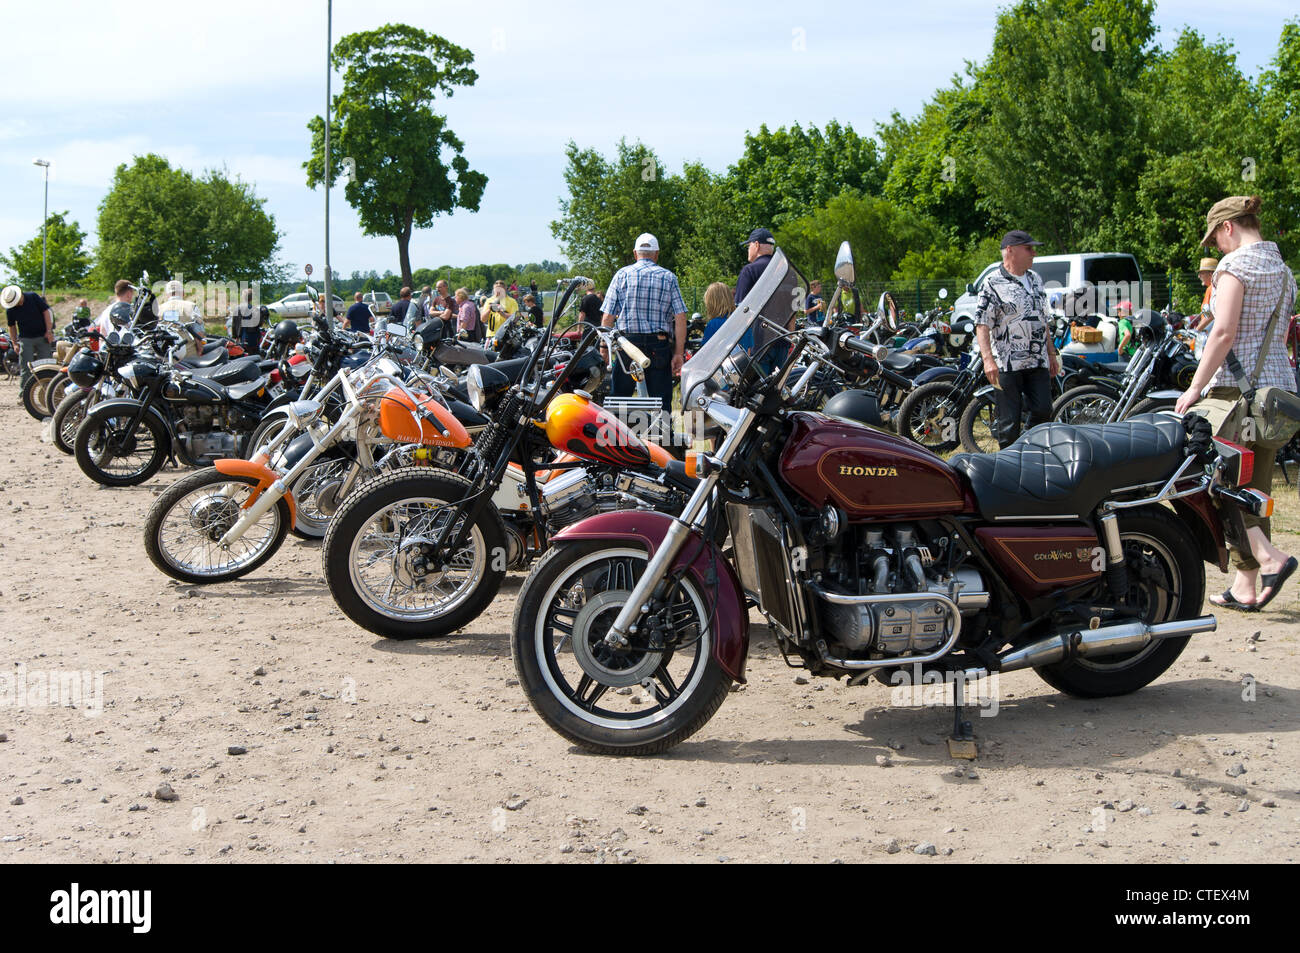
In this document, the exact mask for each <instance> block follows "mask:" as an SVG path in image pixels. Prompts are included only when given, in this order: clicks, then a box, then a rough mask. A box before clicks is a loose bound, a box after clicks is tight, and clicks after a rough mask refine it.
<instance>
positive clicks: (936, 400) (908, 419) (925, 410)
mask: <svg viewBox="0 0 1300 953" xmlns="http://www.w3.org/2000/svg"><path fill="white" fill-rule="evenodd" d="M959 396H960V395H959V394H958V393H957V391H956V390H955V389H954V388H953V386H952V384H951V383H950V382H949V381H930V382H929V383H928V384H922V385H921V386H919V387H914V388H912V390H911V392H910V393H909V394H908V395H907V398H906V399H905V400H904V401H903V404H902V406H901V407H899V409H898V418H897V430H898V433H899V435H900V436H903V437H907V438H908V439H909V440H912V441H915V442H916V443H919V444H920V445H921V446H923V447H925V448H926V449H928V450H931V451H933V452H934V453H947V452H948V451H949V450H955V449H956V448H957V446H958V444H959V443H960V442H961V441H960V438H959V437H958V432H957V431H958V427H959V420H960V417H961V408H960V407H958V406H956V404H955V403H954V401H955V400H956V399H957V398H958V397H959Z"/></svg>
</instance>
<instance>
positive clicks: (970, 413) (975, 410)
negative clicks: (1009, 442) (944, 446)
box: [957, 394, 998, 453]
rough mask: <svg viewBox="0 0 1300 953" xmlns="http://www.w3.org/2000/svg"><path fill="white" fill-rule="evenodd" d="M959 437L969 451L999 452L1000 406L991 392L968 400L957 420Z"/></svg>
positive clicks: (962, 444) (962, 446) (963, 446)
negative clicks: (959, 418)
mask: <svg viewBox="0 0 1300 953" xmlns="http://www.w3.org/2000/svg"><path fill="white" fill-rule="evenodd" d="M957 437H958V439H959V440H961V448H962V449H963V450H965V451H966V452H967V453H997V451H998V408H997V404H996V403H995V402H994V400H993V397H992V395H991V394H983V395H976V396H975V397H972V398H971V399H970V400H969V401H967V403H966V408H965V409H964V410H963V411H962V412H961V420H959V421H958V422H957Z"/></svg>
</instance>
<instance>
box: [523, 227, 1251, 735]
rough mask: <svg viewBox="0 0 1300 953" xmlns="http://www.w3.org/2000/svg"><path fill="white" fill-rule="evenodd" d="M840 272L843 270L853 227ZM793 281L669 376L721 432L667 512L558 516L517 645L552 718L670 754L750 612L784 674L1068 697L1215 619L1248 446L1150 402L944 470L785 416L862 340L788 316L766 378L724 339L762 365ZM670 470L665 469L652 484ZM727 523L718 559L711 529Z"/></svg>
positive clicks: (1157, 669) (1178, 647)
mask: <svg viewBox="0 0 1300 953" xmlns="http://www.w3.org/2000/svg"><path fill="white" fill-rule="evenodd" d="M836 273H837V276H841V277H843V278H844V280H846V281H852V279H853V273H854V271H853V262H852V257H851V252H850V250H849V248H848V243H847V242H846V243H844V245H843V246H842V248H841V251H840V255H839V257H838V259H837V262H836ZM795 278H796V273H795V272H794V270H793V268H792V267H791V266H790V264H789V262H788V260H787V259H786V258H785V256H784V254H783V253H782V252H781V251H780V249H778V250H777V252H776V254H775V255H774V256H773V258H772V261H771V262H770V263H769V264H768V266H767V269H766V270H765V271H764V272H763V274H762V276H761V277H760V278H759V280H758V281H757V282H756V283H755V286H754V288H753V289H752V290H751V292H750V293H749V295H748V296H747V297H746V299H745V301H743V302H742V303H741V305H740V306H739V307H737V309H736V311H735V312H734V314H733V315H732V317H731V318H730V319H729V320H728V321H727V323H726V324H724V325H723V327H722V328H721V329H720V330H719V331H718V332H717V333H716V334H715V335H714V336H713V337H712V338H711V339H710V341H709V343H708V344H706V345H705V346H704V347H703V348H701V349H700V352H699V353H698V354H697V355H696V356H695V357H694V358H693V359H692V361H691V363H690V364H688V365H686V366H685V367H684V368H683V371H682V394H683V401H684V404H685V405H686V406H688V407H691V408H692V409H694V410H698V411H699V412H700V413H702V414H703V415H704V416H705V417H706V419H707V420H708V421H709V422H710V424H711V428H712V433H713V439H714V446H715V448H716V449H715V450H713V451H712V452H706V453H700V454H697V455H696V456H695V458H694V461H693V462H694V464H695V474H696V476H697V477H698V478H699V483H698V484H697V485H696V487H695V489H694V491H693V492H692V493H691V496H690V499H689V501H688V502H687V504H686V506H685V508H684V509H683V510H681V511H680V513H675V514H673V515H668V514H663V513H655V512H645V511H635V512H630V513H605V514H601V515H599V516H595V517H592V518H590V519H586V520H583V521H581V522H579V523H577V524H574V525H572V526H569V527H567V528H566V529H565V530H563V531H562V532H560V533H558V534H557V535H556V536H555V538H554V539H553V540H552V547H551V550H550V552H548V553H547V555H546V556H545V557H544V558H543V559H542V560H540V561H539V562H538V564H537V565H536V566H535V567H534V568H533V571H532V572H531V573H530V574H529V576H528V579H527V581H526V582H525V583H524V586H523V588H522V590H521V592H520V594H519V598H518V602H517V603H516V607H515V614H514V623H513V630H512V636H511V649H512V654H513V657H514V662H515V670H516V672H517V674H518V676H519V680H520V683H521V685H522V687H523V690H524V692H525V694H526V695H527V697H528V699H529V701H530V703H531V704H532V706H533V708H534V709H535V711H536V712H537V713H538V714H539V715H540V716H541V717H542V719H543V720H544V721H545V722H546V723H547V724H548V725H549V726H550V727H551V728H553V729H554V730H556V731H557V732H558V733H560V734H561V735H563V736H564V737H566V738H567V739H569V740H570V741H572V742H574V743H575V744H577V745H579V746H581V747H583V748H587V749H589V750H592V751H596V752H602V753H609V754H654V753H658V752H662V751H665V750H667V749H669V748H671V747H672V746H674V745H676V744H679V743H680V742H681V741H683V740H684V739H685V738H687V737H689V736H690V735H691V734H693V733H694V732H696V731H698V730H699V729H700V728H701V727H702V726H703V725H704V724H705V723H707V721H708V720H709V718H710V717H711V716H712V715H713V714H714V712H716V711H717V709H718V707H719V706H720V705H721V704H722V703H723V701H724V700H725V699H726V697H727V694H728V692H729V691H730V688H731V685H732V684H733V683H734V682H738V681H744V677H745V659H746V655H747V652H748V647H749V631H748V617H749V606H750V604H751V602H752V603H753V604H756V605H757V607H758V608H759V610H760V611H761V612H762V613H763V614H764V616H765V617H766V618H767V621H768V625H769V629H770V631H771V632H772V633H773V635H774V636H775V637H776V639H777V642H778V645H779V647H780V649H781V651H782V653H783V655H784V656H785V658H786V661H787V662H788V663H789V664H790V665H792V666H794V667H801V666H802V667H803V668H805V669H806V670H807V673H808V674H809V675H814V676H825V677H831V678H840V677H847V678H848V680H849V683H850V684H860V683H862V682H865V681H867V680H868V679H869V678H871V677H872V676H876V677H877V678H879V679H880V680H882V681H885V682H886V683H887V684H899V683H900V681H901V680H903V679H907V678H915V681H914V682H913V684H917V685H919V684H921V683H922V679H923V678H924V677H925V676H927V675H930V676H933V677H935V678H938V679H940V680H942V679H944V678H948V679H950V680H954V681H956V683H957V685H958V686H960V685H962V684H963V683H964V680H974V679H975V678H978V677H981V676H982V675H983V674H988V673H992V672H1001V673H1006V672H1010V671H1015V670H1018V669H1022V668H1033V669H1034V670H1035V671H1036V672H1037V673H1038V674H1039V675H1040V676H1041V677H1042V678H1044V679H1045V680H1046V681H1047V682H1048V683H1049V684H1050V685H1052V686H1053V687H1054V688H1057V689H1058V690H1060V691H1063V692H1068V693H1071V694H1075V695H1081V696H1085V697H1104V696H1111V695H1120V694H1125V693H1127V692H1132V691H1135V690H1137V689H1139V688H1141V687H1142V686H1144V685H1146V684H1148V683H1149V682H1151V681H1152V680H1153V679H1155V678H1156V677H1158V676H1159V675H1160V674H1161V673H1162V672H1164V671H1165V670H1167V669H1168V668H1169V666H1170V665H1171V664H1173V662H1174V660H1175V659H1176V658H1177V657H1178V655H1179V653H1181V652H1182V651H1183V648H1184V647H1185V646H1186V644H1187V642H1188V640H1189V637H1190V636H1191V635H1193V634H1196V633H1200V632H1209V631H1213V630H1214V628H1215V625H1216V623H1215V619H1214V617H1213V616H1210V615H1206V616H1202V615H1200V610H1201V606H1202V603H1203V599H1204V593H1205V570H1204V566H1203V565H1202V560H1208V561H1210V562H1214V563H1217V564H1218V565H1219V566H1220V567H1221V568H1222V567H1226V565H1227V561H1226V560H1227V556H1226V550H1225V548H1224V539H1225V531H1226V532H1227V533H1228V534H1229V535H1230V536H1232V537H1233V538H1237V539H1241V538H1244V527H1243V525H1242V523H1241V519H1240V515H1241V510H1242V509H1243V508H1244V509H1248V510H1250V511H1252V512H1255V513H1257V514H1262V513H1264V512H1267V511H1270V510H1271V504H1272V501H1271V499H1269V498H1268V497H1267V496H1266V495H1264V494H1262V493H1259V492H1258V491H1254V490H1251V489H1249V488H1246V487H1244V485H1243V484H1244V483H1245V482H1247V481H1248V479H1249V475H1250V469H1251V466H1252V462H1253V461H1252V458H1251V455H1250V453H1249V451H1245V450H1242V449H1241V448H1237V447H1233V446H1231V445H1228V444H1224V443H1221V442H1218V441H1213V440H1212V439H1211V437H1210V432H1209V428H1208V425H1207V424H1205V422H1204V421H1201V420H1200V419H1199V418H1192V419H1195V420H1197V421H1198V424H1197V426H1196V427H1194V428H1193V429H1192V431H1191V435H1190V436H1188V435H1187V434H1186V433H1185V430H1184V424H1183V422H1182V421H1180V420H1177V419H1175V418H1173V417H1168V416H1160V415H1153V416H1148V417H1143V418H1137V419H1135V420H1132V421H1128V422H1125V423H1121V424H1113V425H1106V426H1097V427H1068V426H1063V425H1047V426H1045V427H1042V428H1038V429H1035V430H1034V431H1031V432H1030V433H1029V434H1026V435H1025V436H1024V437H1023V438H1021V440H1020V441H1019V442H1018V443H1017V444H1016V445H1014V446H1013V447H1011V448H1009V449H1007V450H1004V451H1002V452H1000V453H997V454H974V455H968V456H964V457H963V456H959V457H955V458H954V459H953V461H952V463H951V464H949V463H945V462H944V461H943V460H941V459H939V458H938V457H935V456H934V455H933V454H930V453H929V452H927V451H925V450H924V449H922V448H920V447H917V446H915V445H914V444H912V443H910V442H908V441H906V440H904V439H903V438H901V437H898V436H896V435H893V434H888V433H883V432H880V431H876V430H872V429H870V428H867V427H863V426H861V425H858V424H854V423H851V422H848V421H844V420H835V419H831V418H827V417H824V416H821V415H818V414H812V413H805V412H790V411H789V410H788V408H787V403H788V399H789V396H793V395H797V394H798V392H799V391H800V390H801V388H802V387H803V386H804V382H805V378H808V377H809V376H810V374H811V373H812V366H813V365H816V364H823V363H832V364H833V363H835V362H837V361H838V360H840V359H841V358H842V357H844V356H845V355H848V354H853V353H857V354H860V355H862V356H863V358H862V359H864V360H871V358H870V357H869V356H868V355H870V354H871V353H872V346H871V344H870V343H869V342H867V341H864V340H862V339H861V338H858V337H855V336H853V335H851V334H849V333H847V332H842V331H836V330H834V329H833V328H832V329H821V328H818V329H809V330H807V331H805V332H803V333H802V334H801V335H800V336H799V337H798V338H797V339H795V341H794V342H793V345H792V346H791V348H790V353H789V355H788V356H787V357H785V358H784V359H783V360H782V362H781V364H780V365H779V366H778V367H777V369H776V370H775V371H774V372H772V373H770V374H769V373H765V372H764V371H763V370H762V369H761V367H760V366H759V361H758V360H754V361H749V360H746V359H745V357H744V356H743V354H742V353H740V352H737V351H734V350H733V349H734V348H735V347H736V345H737V342H738V341H739V340H740V338H741V336H742V335H743V334H745V333H746V332H747V331H749V330H750V329H751V328H752V329H753V331H754V333H755V336H756V337H757V338H759V339H760V340H759V344H758V352H759V356H761V351H762V349H763V347H764V343H763V341H762V338H763V337H765V336H767V335H769V334H771V333H772V331H773V329H779V330H780V331H781V332H783V331H784V328H783V326H782V325H781V324H780V323H779V322H778V321H770V320H769V319H768V318H767V317H766V316H767V315H776V316H780V315H782V313H783V312H782V307H783V305H784V303H785V302H788V301H789V300H790V296H791V294H792V292H795V291H797V287H798V286H797V284H796V281H795ZM855 293H856V290H855ZM771 339H772V338H769V340H771ZM775 339H782V340H789V336H788V335H784V334H778V335H776V337H775ZM801 359H802V360H803V361H804V364H805V366H806V367H807V368H808V369H807V370H805V371H804V373H803V374H802V375H801V376H800V378H799V380H798V381H793V380H792V375H791V371H792V369H793V367H794V366H795V364H796V362H797V361H799V360H801ZM1044 461H1047V465H1044ZM685 470H686V465H685V464H679V463H672V464H669V466H668V474H667V475H666V478H667V479H673V478H680V476H681V475H682V474H683V471H685ZM1027 489H1028V490H1029V491H1028V492H1027ZM1214 501H1218V502H1219V504H1220V507H1219V508H1217V509H1216V507H1215V505H1214ZM1163 502H1170V503H1172V505H1173V509H1166V508H1165V507H1163V506H1161V505H1160V504H1161V503H1163ZM724 518H725V520H726V526H728V527H729V528H730V532H731V539H732V544H733V549H732V552H731V553H730V554H727V553H724V551H723V550H722V549H721V548H720V547H719V546H718V545H717V543H716V542H715V540H716V536H717V531H718V528H719V524H720V523H721V521H722V520H723V519H724ZM1225 522H1226V524H1227V528H1226V530H1225ZM624 689H626V690H627V691H624ZM956 700H957V706H958V707H957V709H956V716H955V719H954V722H955V723H954V733H955V734H956V735H958V736H959V738H961V739H962V740H969V723H968V722H964V721H963V720H962V717H961V713H962V708H961V705H962V703H963V701H962V700H963V695H962V694H961V693H960V689H958V691H957V694H956Z"/></svg>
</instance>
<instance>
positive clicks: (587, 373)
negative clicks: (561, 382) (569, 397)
mask: <svg viewBox="0 0 1300 953" xmlns="http://www.w3.org/2000/svg"><path fill="white" fill-rule="evenodd" d="M604 379H605V363H604V361H602V360H601V358H600V352H599V351H597V350H596V349H595V348H588V349H587V350H586V351H585V352H584V353H583V354H582V356H581V357H579V358H578V360H577V361H576V362H574V363H573V365H572V366H571V367H570V368H569V378H568V384H569V386H570V387H572V388H574V389H575V390H585V391H586V392H587V393H588V394H594V393H595V392H596V391H597V389H599V387H600V382H601V381H602V380H604Z"/></svg>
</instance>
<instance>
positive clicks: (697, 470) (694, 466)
mask: <svg viewBox="0 0 1300 953" xmlns="http://www.w3.org/2000/svg"><path fill="white" fill-rule="evenodd" d="M685 463H686V475H687V476H688V477H690V478H691V479H692V480H698V479H700V478H701V477H703V476H705V475H706V474H707V473H708V472H709V461H708V458H707V457H705V455H704V451H703V450H691V451H689V452H688V453H687V454H686V459H685Z"/></svg>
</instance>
